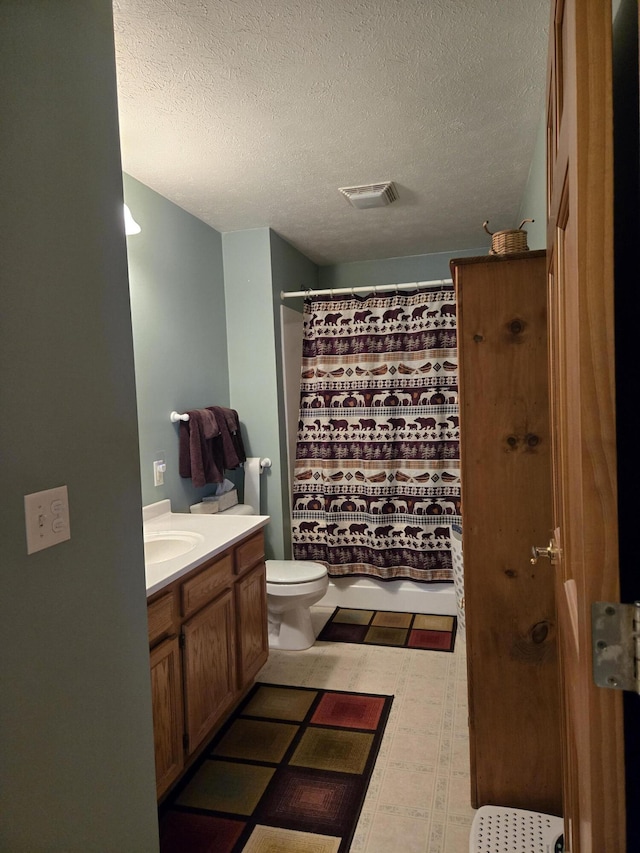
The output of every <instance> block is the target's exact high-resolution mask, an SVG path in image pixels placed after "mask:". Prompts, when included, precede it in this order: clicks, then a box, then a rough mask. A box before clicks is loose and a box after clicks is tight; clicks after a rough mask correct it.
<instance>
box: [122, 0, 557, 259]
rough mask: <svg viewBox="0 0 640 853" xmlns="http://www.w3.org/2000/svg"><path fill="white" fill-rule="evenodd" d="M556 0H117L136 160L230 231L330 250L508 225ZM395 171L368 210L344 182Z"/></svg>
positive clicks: (375, 252)
mask: <svg viewBox="0 0 640 853" xmlns="http://www.w3.org/2000/svg"><path fill="white" fill-rule="evenodd" d="M548 17H549V0H508V2H505V0H271V2H269V0H224V2H222V0H115V2H114V24H115V35H116V61H117V71H118V92H119V96H118V97H119V111H120V133H121V140H122V159H123V168H124V170H125V171H126V172H127V173H129V174H130V175H132V176H133V177H135V178H137V179H138V180H140V181H142V182H143V183H144V184H146V185H147V186H149V187H151V188H152V189H154V190H156V191H157V192H159V193H160V194H162V195H163V196H165V197H166V198H168V199H170V200H171V201H173V202H175V203H176V204H178V205H179V206H180V207H182V208H184V209H185V210H187V211H189V212H190V213H192V214H194V215H195V216H198V217H199V218H200V219H202V220H204V221H205V222H207V223H208V224H209V225H211V226H212V227H213V228H216V229H217V230H218V231H222V232H225V231H236V230H239V229H246V228H258V227H264V226H269V227H271V228H273V229H274V230H275V231H277V232H278V233H279V234H280V235H281V236H282V237H284V238H285V239H286V240H288V241H289V242H290V243H292V244H293V245H294V246H296V248H298V249H299V250H300V251H302V252H303V253H304V254H305V255H307V256H308V257H309V258H310V259H311V260H313V261H315V262H316V263H318V264H330V263H339V262H344V261H355V260H368V259H373V258H387V257H400V256H405V255H414V254H424V253H429V252H439V251H446V250H449V249H454V250H455V249H461V248H465V247H476V246H484V245H488V240H489V238H488V237H487V236H486V235H485V234H484V232H483V230H482V222H483V220H484V219H489V220H490V227H491V229H492V230H497V229H498V228H513V227H515V226H516V225H517V224H518V223H517V222H516V221H515V220H516V217H517V215H518V207H519V203H520V200H521V197H522V192H523V189H524V187H525V184H526V180H527V176H528V170H529V166H530V163H531V157H532V153H533V148H534V143H535V137H536V131H537V128H538V125H539V122H540V120H541V117H542V114H543V108H544V87H545V75H546V49H547V31H548ZM386 180H392V181H394V182H395V185H396V188H397V191H398V195H399V198H398V201H396V202H394V203H393V204H391V205H390V206H388V207H385V208H380V209H373V210H356V209H355V208H353V207H351V206H350V205H349V203H348V201H347V200H346V199H345V198H344V196H343V195H341V194H340V193H339V192H338V187H342V186H354V185H359V184H371V183H379V182H382V181H386Z"/></svg>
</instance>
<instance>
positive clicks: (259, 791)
mask: <svg viewBox="0 0 640 853" xmlns="http://www.w3.org/2000/svg"><path fill="white" fill-rule="evenodd" d="M392 701H393V697H391V696H380V695H377V694H370V693H346V692H344V691H340V690H323V689H312V688H307V687H285V686H282V685H277V684H256V685H255V686H254V687H253V689H252V690H251V692H250V693H249V695H248V696H247V698H246V699H245V700H244V702H243V703H242V704H241V705H240V706H239V707H238V709H237V710H236V711H235V712H234V714H233V715H232V717H231V718H230V719H229V721H228V722H227V723H226V724H225V726H224V727H223V728H222V729H221V730H220V732H219V733H218V734H217V735H216V737H215V738H214V739H213V740H212V742H211V743H210V744H209V746H208V747H207V749H206V750H205V751H204V754H203V757H202V758H201V759H200V760H199V761H198V763H197V764H196V766H195V768H194V769H193V770H192V771H191V772H190V774H189V775H188V777H187V778H186V779H185V780H183V782H181V783H180V786H179V787H178V788H177V789H176V791H175V792H173V793H172V795H171V797H170V799H169V800H168V801H167V802H165V803H163V805H162V807H161V809H160V814H159V819H160V851H161V853H240V851H244V853H271V851H274V850H277V851H278V853H347V851H348V850H349V846H350V844H351V840H352V838H353V834H354V832H355V828H356V824H357V822H358V818H359V816H360V811H361V809H362V804H363V802H364V798H365V794H366V791H367V787H368V785H369V780H370V778H371V773H372V771H373V766H374V763H375V760H376V757H377V754H378V751H379V749H380V743H381V741H382V735H383V732H384V728H385V726H386V723H387V719H388V716H389V711H390V709H391V703H392Z"/></svg>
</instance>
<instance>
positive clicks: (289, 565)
mask: <svg viewBox="0 0 640 853" xmlns="http://www.w3.org/2000/svg"><path fill="white" fill-rule="evenodd" d="M326 574H327V570H326V568H325V567H324V566H323V565H322V564H321V563H312V562H311V561H309V560H267V581H268V583H305V582H306V581H317V580H319V579H320V578H323V577H324V576H325V575H326Z"/></svg>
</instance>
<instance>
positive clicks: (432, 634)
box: [318, 607, 458, 652]
mask: <svg viewBox="0 0 640 853" xmlns="http://www.w3.org/2000/svg"><path fill="white" fill-rule="evenodd" d="M457 624H458V619H457V617H456V616H438V615H437V614H433V613H398V612H396V611H389V610H355V609H353V608H346V607H336V609H335V610H334V611H333V613H332V614H331V617H330V618H329V621H328V622H327V623H326V625H325V626H324V628H323V629H322V631H321V632H320V634H319V635H318V640H329V641H331V642H333V643H368V644H369V645H372V646H397V647H399V648H402V649H426V650H428V651H433V652H452V651H453V647H454V643H455V639H456V628H457Z"/></svg>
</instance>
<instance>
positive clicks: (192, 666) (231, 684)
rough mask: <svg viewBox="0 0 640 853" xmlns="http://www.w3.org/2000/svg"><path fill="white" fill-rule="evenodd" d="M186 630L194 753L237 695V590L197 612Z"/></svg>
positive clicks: (190, 743)
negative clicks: (235, 603) (235, 593)
mask: <svg viewBox="0 0 640 853" xmlns="http://www.w3.org/2000/svg"><path fill="white" fill-rule="evenodd" d="M182 630H183V634H184V649H183V654H184V657H183V670H184V697H185V718H186V720H185V723H186V732H187V737H188V752H189V753H192V752H193V751H194V750H195V749H196V748H197V747H198V746H199V744H200V743H201V742H202V740H203V739H204V738H205V737H206V736H207V735H208V734H209V733H210V732H211V730H212V729H213V727H214V726H215V724H216V723H217V722H218V720H219V719H220V718H221V717H222V715H223V714H224V713H225V711H227V710H228V709H229V708H230V707H231V705H232V704H233V701H234V699H235V697H236V695H237V692H236V657H235V647H236V634H235V616H234V607H233V590H230V589H229V590H227V591H226V592H224V593H223V594H222V595H220V596H219V597H218V598H216V599H215V600H214V601H212V602H211V604H208V605H207V606H206V607H204V608H203V609H202V610H200V611H199V612H198V613H196V615H195V616H193V617H192V618H191V619H189V621H188V622H186V623H185V624H184V625H183V628H182Z"/></svg>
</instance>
